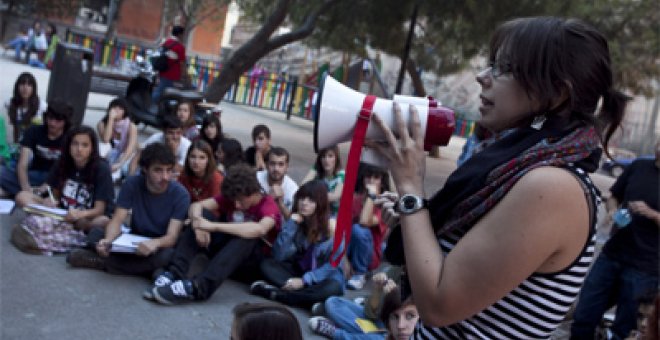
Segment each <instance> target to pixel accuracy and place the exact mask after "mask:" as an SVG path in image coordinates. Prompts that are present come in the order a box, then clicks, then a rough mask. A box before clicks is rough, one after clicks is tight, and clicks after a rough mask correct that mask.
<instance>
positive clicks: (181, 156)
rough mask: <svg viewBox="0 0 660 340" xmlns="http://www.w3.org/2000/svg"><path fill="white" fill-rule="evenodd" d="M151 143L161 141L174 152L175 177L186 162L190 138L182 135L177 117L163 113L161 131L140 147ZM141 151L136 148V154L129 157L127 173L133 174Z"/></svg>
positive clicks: (141, 147) (142, 147) (180, 124)
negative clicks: (129, 162) (131, 157)
mask: <svg viewBox="0 0 660 340" xmlns="http://www.w3.org/2000/svg"><path fill="white" fill-rule="evenodd" d="M153 143H163V144H165V145H167V147H168V148H169V149H170V150H171V151H172V153H174V156H175V157H176V163H175V164H174V174H175V177H177V176H178V175H179V174H180V173H181V172H182V171H183V167H184V165H185V164H186V155H187V154H188V148H189V147H190V144H191V142H190V140H189V139H188V138H186V137H183V125H182V123H181V121H180V120H179V118H177V117H176V116H174V115H165V116H164V117H163V131H162V132H158V133H155V134H153V135H151V137H149V138H148V139H147V140H146V141H144V143H142V145H141V146H140V149H144V148H145V147H147V145H150V144H153ZM140 154H141V151H140V150H138V152H137V154H136V155H135V157H133V159H131V164H130V167H129V170H128V171H129V173H130V174H135V171H136V170H137V168H138V164H139V162H140Z"/></svg>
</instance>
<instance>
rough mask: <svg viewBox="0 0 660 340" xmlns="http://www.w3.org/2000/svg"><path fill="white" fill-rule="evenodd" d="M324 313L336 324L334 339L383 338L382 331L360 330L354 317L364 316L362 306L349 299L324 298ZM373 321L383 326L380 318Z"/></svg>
mask: <svg viewBox="0 0 660 340" xmlns="http://www.w3.org/2000/svg"><path fill="white" fill-rule="evenodd" d="M325 313H326V314H327V315H328V318H330V320H332V321H333V322H334V323H335V325H337V330H336V331H335V337H334V339H337V340H341V339H379V340H382V339H385V334H383V333H364V332H362V329H360V327H359V326H358V325H357V323H356V322H355V319H357V318H360V319H365V318H366V316H365V315H364V307H362V306H360V305H358V304H356V303H355V302H353V301H351V300H348V299H344V298H340V297H336V296H333V297H330V298H328V299H327V300H325ZM375 323H376V326H378V327H379V328H385V327H384V326H383V323H382V322H381V321H380V320H378V321H377V322H375Z"/></svg>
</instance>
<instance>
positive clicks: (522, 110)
mask: <svg viewBox="0 0 660 340" xmlns="http://www.w3.org/2000/svg"><path fill="white" fill-rule="evenodd" d="M489 62H490V63H489V67H487V68H486V69H485V70H483V71H482V72H480V73H479V74H478V75H477V81H478V82H479V84H480V85H481V87H482V92H481V95H480V98H481V106H480V108H479V111H480V112H481V119H480V120H479V124H481V126H483V127H484V128H486V129H487V130H488V131H489V132H490V133H491V134H492V137H490V138H488V139H486V140H484V141H482V142H481V143H480V144H479V146H478V147H477V150H476V151H475V153H474V154H473V155H472V156H471V158H470V159H468V160H467V161H466V162H465V163H464V164H463V165H461V167H459V168H458V169H457V170H456V171H455V172H454V173H453V174H451V175H450V177H449V178H448V179H447V182H446V183H445V186H444V187H443V188H442V189H441V190H440V191H439V192H438V193H436V194H435V195H433V196H432V197H431V198H430V199H429V200H428V201H427V200H426V199H425V195H426V193H425V191H424V171H425V158H426V155H425V152H424V149H423V132H422V131H421V129H420V118H419V115H418V114H417V110H416V109H415V107H414V106H410V108H408V107H403V108H400V107H399V106H398V105H397V104H396V103H395V104H394V105H393V106H394V107H393V110H394V117H395V125H394V128H393V129H392V130H394V131H392V130H391V129H390V128H388V126H387V124H386V123H385V122H383V120H382V119H381V118H379V117H378V116H377V115H372V119H371V120H372V123H374V124H375V126H376V127H377V128H378V129H379V130H381V131H382V132H383V134H384V135H385V141H373V140H372V141H369V143H368V144H369V146H371V147H373V148H375V149H376V150H377V151H378V152H379V153H380V154H381V155H382V156H383V157H385V158H387V159H388V160H389V162H390V167H389V168H390V171H391V173H392V176H393V178H394V182H395V183H396V186H397V190H398V192H399V194H400V197H399V198H397V199H395V200H394V199H393V200H391V202H390V204H389V206H390V207H392V206H394V207H395V209H388V212H389V216H388V217H387V219H389V220H390V221H394V222H396V224H400V228H397V229H396V230H395V231H394V232H393V234H392V235H391V237H390V242H389V244H388V249H387V251H386V256H387V257H388V259H389V260H390V261H391V262H394V263H396V262H403V260H404V255H405V266H406V271H407V276H408V280H409V283H410V289H411V292H412V295H413V297H414V299H415V302H416V303H417V308H418V310H419V313H420V317H421V320H422V321H421V322H420V324H419V325H418V327H417V329H416V331H415V335H414V336H413V338H424V339H426V338H494V339H532V338H534V339H535V338H549V337H550V335H551V333H552V332H553V331H554V330H555V329H556V328H557V327H558V326H559V323H560V322H561V321H562V320H563V319H564V317H565V315H566V314H567V312H568V310H569V308H570V306H571V305H572V303H573V302H574V301H575V299H576V297H577V294H578V292H579V290H580V287H581V285H582V283H583V280H584V278H585V275H586V273H587V269H588V267H589V264H590V263H591V261H592V260H593V249H594V248H593V241H594V225H595V218H596V209H597V207H596V205H597V204H598V202H599V200H598V198H597V195H598V194H597V191H596V189H595V187H594V185H593V184H592V183H591V181H590V180H589V177H588V176H587V174H586V173H587V172H593V171H594V170H595V169H596V168H597V166H598V160H599V158H600V155H601V145H604V146H606V145H607V142H608V140H609V139H610V137H611V135H612V133H613V132H614V131H615V130H616V128H617V127H618V126H619V124H620V123H621V120H622V117H623V113H624V109H625V105H626V101H627V100H628V98H627V97H626V96H625V95H623V94H622V93H620V92H618V91H616V90H614V89H613V84H612V70H611V65H610V55H609V49H608V45H607V41H606V40H605V38H604V37H603V36H602V35H601V34H600V33H599V32H597V31H596V30H595V29H594V28H592V27H590V26H588V25H586V24H585V23H583V22H581V21H578V20H574V19H560V18H550V17H542V18H541V17H539V18H523V19H515V20H512V21H509V22H506V23H504V24H503V25H501V26H500V27H499V28H498V29H497V30H496V31H495V34H494V36H493V38H492V40H491V42H490V55H489ZM599 103H600V105H599ZM402 110H410V119H409V121H407V122H406V121H404V120H403V118H402V113H401V111H402ZM397 241H398V242H399V243H398V245H399V246H398V247H397ZM401 244H402V246H403V248H401Z"/></svg>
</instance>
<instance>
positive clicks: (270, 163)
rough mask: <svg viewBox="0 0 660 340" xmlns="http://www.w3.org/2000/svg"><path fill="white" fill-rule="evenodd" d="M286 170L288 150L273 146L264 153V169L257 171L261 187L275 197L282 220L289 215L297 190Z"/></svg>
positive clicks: (296, 185) (287, 167)
mask: <svg viewBox="0 0 660 340" xmlns="http://www.w3.org/2000/svg"><path fill="white" fill-rule="evenodd" d="M288 170H289V152H288V151H286V149H284V148H281V147H277V146H275V147H272V148H271V149H270V151H268V153H267V154H266V170H261V171H258V172H257V180H258V181H259V184H260V185H261V188H262V189H263V190H264V191H265V192H267V193H268V194H269V195H271V196H272V197H273V198H274V199H275V202H276V203H277V207H278V208H279V209H280V213H281V214H282V218H283V219H284V220H287V219H288V218H289V216H290V215H291V207H292V206H293V195H295V193H296V191H298V184H296V182H294V181H293V180H292V179H291V177H289V175H287V171H288Z"/></svg>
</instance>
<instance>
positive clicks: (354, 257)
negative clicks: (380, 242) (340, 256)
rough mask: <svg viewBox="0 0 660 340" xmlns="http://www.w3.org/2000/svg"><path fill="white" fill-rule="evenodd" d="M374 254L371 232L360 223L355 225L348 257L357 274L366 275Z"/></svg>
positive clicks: (347, 253)
mask: <svg viewBox="0 0 660 340" xmlns="http://www.w3.org/2000/svg"><path fill="white" fill-rule="evenodd" d="M373 253H374V242H373V237H372V236H371V230H370V229H369V228H365V227H363V226H361V225H360V224H358V223H356V224H353V229H352V230H351V243H350V244H349V245H348V251H347V252H346V255H347V256H348V260H349V261H350V262H351V266H352V267H353V271H354V272H355V274H365V273H366V272H367V271H368V270H369V264H371V257H372V256H373Z"/></svg>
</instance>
